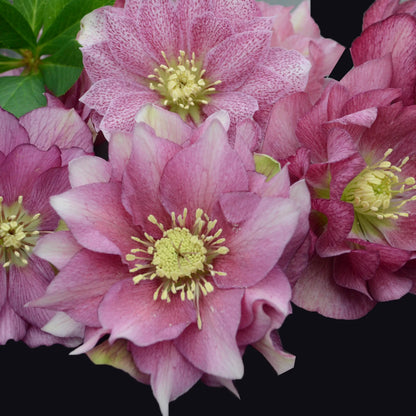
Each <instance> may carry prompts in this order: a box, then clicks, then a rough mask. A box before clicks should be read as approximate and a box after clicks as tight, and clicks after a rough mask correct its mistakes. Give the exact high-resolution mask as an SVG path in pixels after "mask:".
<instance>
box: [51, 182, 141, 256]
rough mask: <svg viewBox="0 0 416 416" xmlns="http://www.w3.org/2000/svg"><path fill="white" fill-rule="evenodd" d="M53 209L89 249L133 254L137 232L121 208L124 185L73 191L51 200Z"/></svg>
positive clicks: (90, 186) (96, 185) (107, 185)
mask: <svg viewBox="0 0 416 416" xmlns="http://www.w3.org/2000/svg"><path fill="white" fill-rule="evenodd" d="M51 205H52V206H53V208H54V209H55V210H56V212H57V213H58V214H59V215H60V216H61V217H62V218H63V220H64V221H65V223H66V224H67V226H68V227H69V229H70V230H71V231H72V233H73V234H74V237H75V239H76V240H77V241H78V243H79V244H81V245H82V246H84V247H85V248H88V249H90V250H92V251H98V252H103V253H109V254H122V253H129V252H130V249H131V236H133V235H137V230H136V229H135V228H133V225H132V223H131V218H130V216H129V214H128V213H127V212H126V210H125V209H124V208H123V206H122V205H121V186H120V184H117V183H94V184H90V185H84V186H80V187H78V188H73V189H70V190H69V191H67V192H64V193H62V194H60V195H55V196H53V197H51ZM115 224H116V225H115Z"/></svg>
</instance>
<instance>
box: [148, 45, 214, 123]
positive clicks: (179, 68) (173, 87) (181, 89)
mask: <svg viewBox="0 0 416 416" xmlns="http://www.w3.org/2000/svg"><path fill="white" fill-rule="evenodd" d="M161 54H162V56H163V59H164V60H165V62H166V65H165V64H161V65H159V67H157V68H155V69H154V74H151V75H149V76H148V78H149V79H150V80H151V81H150V83H149V88H150V89H151V90H154V91H157V92H158V93H159V94H160V96H161V97H162V104H163V105H164V106H166V107H169V109H170V110H171V111H174V112H176V113H178V114H179V115H180V116H181V117H182V119H183V120H186V118H187V116H188V115H190V116H191V118H192V119H193V120H194V122H195V123H199V121H200V114H201V113H200V107H201V105H205V104H208V102H209V96H210V95H211V94H213V93H214V92H215V85H218V84H220V83H221V81H219V80H218V81H215V82H213V83H209V82H207V81H206V80H205V79H204V78H203V76H204V74H205V69H202V67H201V64H200V63H198V62H196V61H195V53H194V52H192V58H191V59H189V58H188V57H187V56H186V52H185V51H182V50H181V51H179V56H178V57H177V58H176V59H171V60H168V59H167V57H166V54H165V52H163V51H162V52H161Z"/></svg>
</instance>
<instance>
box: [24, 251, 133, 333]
mask: <svg viewBox="0 0 416 416" xmlns="http://www.w3.org/2000/svg"><path fill="white" fill-rule="evenodd" d="M129 278H130V275H129V272H128V269H127V267H126V266H124V265H122V263H121V262H120V258H119V257H118V256H111V255H107V254H101V253H94V252H91V251H89V250H85V249H84V250H81V251H79V252H78V253H77V254H75V255H74V256H73V257H72V259H71V260H70V261H69V262H68V263H67V265H66V266H65V267H64V268H63V269H62V270H61V271H60V272H59V273H58V275H57V276H56V277H55V279H54V280H53V281H52V283H51V284H50V285H49V286H48V289H47V290H46V293H45V295H44V296H42V297H40V299H37V300H35V301H33V302H31V303H30V305H31V306H37V307H42V308H48V307H49V308H51V309H54V310H60V311H64V312H66V313H67V314H68V315H69V316H71V317H72V318H73V319H75V320H76V321H79V322H81V323H83V324H84V325H88V326H92V327H99V326H100V322H99V321H98V315H97V310H98V305H99V304H100V302H101V301H102V299H103V297H104V295H105V294H106V293H107V292H108V290H109V289H110V288H111V287H112V286H113V285H114V284H115V283H117V282H119V281H120V280H123V279H129ZM38 297H39V296H38Z"/></svg>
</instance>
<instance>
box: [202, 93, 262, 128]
mask: <svg viewBox="0 0 416 416" xmlns="http://www.w3.org/2000/svg"><path fill="white" fill-rule="evenodd" d="M258 108H259V105H258V103H257V100H256V99H255V98H253V97H251V96H250V95H247V94H244V93H241V92H238V91H231V92H217V93H216V94H214V95H212V96H211V99H210V101H209V103H208V104H207V105H205V106H204V107H203V111H204V113H205V114H206V115H211V114H213V113H215V112H216V111H219V110H226V111H227V112H228V114H229V116H230V119H231V123H233V124H236V123H238V122H239V121H242V120H245V119H246V118H251V117H252V116H253V114H254V113H255V112H256V111H257V110H258Z"/></svg>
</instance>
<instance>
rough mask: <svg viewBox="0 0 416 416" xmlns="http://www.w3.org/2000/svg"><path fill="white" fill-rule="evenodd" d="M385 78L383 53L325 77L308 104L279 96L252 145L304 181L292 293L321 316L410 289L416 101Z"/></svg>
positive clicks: (360, 311)
mask: <svg viewBox="0 0 416 416" xmlns="http://www.w3.org/2000/svg"><path fill="white" fill-rule="evenodd" d="M393 76H394V75H393V71H392V64H391V57H390V56H386V57H383V58H380V59H375V60H371V61H368V62H366V63H364V64H363V65H361V66H358V67H355V68H354V69H353V70H351V71H350V72H349V73H348V74H347V75H346V76H345V77H344V78H343V79H342V80H341V82H335V81H332V82H331V83H330V84H329V85H328V87H327V88H326V89H325V91H324V93H323V95H322V97H321V99H320V100H318V102H317V103H316V104H315V105H313V106H311V104H310V102H309V100H308V98H307V97H306V96H305V95H304V94H294V95H292V96H288V97H285V98H283V99H281V100H280V101H279V102H278V103H276V105H275V107H274V108H273V111H272V115H271V120H270V123H269V127H268V129H267V131H266V135H265V141H264V143H263V146H262V148H261V149H260V151H261V152H263V153H266V154H269V155H270V156H272V157H274V158H275V159H277V160H280V161H282V163H286V162H287V161H290V162H291V163H290V164H289V165H288V167H289V170H290V173H291V178H292V181H296V180H297V179H299V178H305V179H306V181H307V183H308V185H309V189H310V192H311V198H312V201H311V206H312V211H311V215H310V224H311V239H310V244H311V246H312V247H313V252H312V256H311V260H310V263H309V265H308V266H307V268H306V269H305V270H304V271H303V272H302V273H301V276H300V278H299V280H298V281H297V282H296V284H295V285H294V292H293V301H294V302H295V303H296V304H297V305H299V306H302V307H304V308H305V309H308V310H314V311H318V312H320V313H321V314H323V315H326V316H329V317H333V318H341V319H354V318H358V317H360V316H363V315H364V314H366V313H367V312H368V311H369V310H370V309H371V308H372V307H374V305H375V304H376V302H379V301H387V300H393V299H398V298H400V297H401V296H403V295H404V294H406V293H408V292H409V291H410V290H411V289H412V279H411V278H410V277H409V273H403V270H405V269H406V267H405V265H406V262H407V261H409V260H410V259H411V258H412V252H413V251H414V250H415V248H416V238H415V235H416V234H415V231H416V228H415V227H416V222H415V218H416V211H415V208H416V206H415V200H416V196H415V194H416V187H415V183H416V182H415V178H416V166H415V161H416V151H415V141H416V135H415V130H414V125H415V122H416V106H407V107H406V106H403V104H402V103H401V102H395V101H397V100H398V99H400V98H401V94H402V91H401V90H400V89H392V88H388V87H389V86H390V85H391V79H392V77H393ZM407 269H408V268H407ZM407 269H406V270H407Z"/></svg>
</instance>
